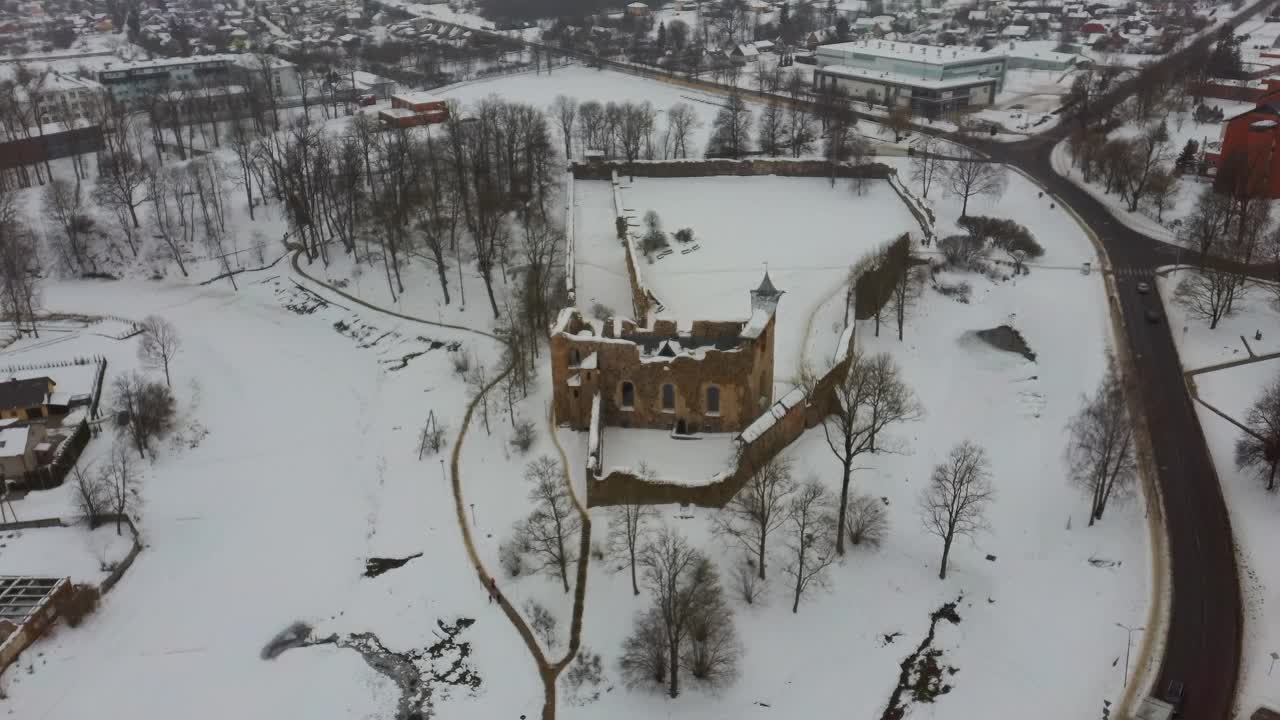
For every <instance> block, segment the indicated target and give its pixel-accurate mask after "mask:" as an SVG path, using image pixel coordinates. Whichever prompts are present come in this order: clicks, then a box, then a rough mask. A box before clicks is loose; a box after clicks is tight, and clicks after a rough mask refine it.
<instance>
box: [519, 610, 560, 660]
mask: <svg viewBox="0 0 1280 720" xmlns="http://www.w3.org/2000/svg"><path fill="white" fill-rule="evenodd" d="M524 614H525V616H526V617H527V618H529V629H531V630H533V634H534V635H537V636H538V639H539V640H541V641H542V644H543V646H545V647H546V648H547V649H548V650H552V649H555V646H556V644H557V643H558V642H559V638H557V637H556V626H557V624H558V623H557V622H556V616H555V615H552V614H551V611H550V610H548V609H547V606H546V605H543V604H542V603H540V602H538V601H537V600H534V599H533V598H529V599H527V600H525V601H524Z"/></svg>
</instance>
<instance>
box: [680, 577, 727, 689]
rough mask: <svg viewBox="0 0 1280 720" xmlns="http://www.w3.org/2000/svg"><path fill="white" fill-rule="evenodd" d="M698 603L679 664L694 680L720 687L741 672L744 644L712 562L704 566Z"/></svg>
mask: <svg viewBox="0 0 1280 720" xmlns="http://www.w3.org/2000/svg"><path fill="white" fill-rule="evenodd" d="M701 572H702V573H703V574H704V576H705V578H704V579H703V580H702V581H701V584H700V588H701V590H700V592H699V597H698V602H697V603H696V605H695V612H694V614H693V616H692V618H691V622H690V627H689V641H688V642H687V643H686V644H685V647H684V649H683V650H682V651H681V653H680V663H681V665H682V666H683V668H684V669H685V670H687V671H688V672H689V675H691V676H692V677H693V679H694V680H696V681H697V682H699V683H700V684H702V685H703V686H705V687H709V688H713V689H714V688H721V687H724V686H725V685H728V684H729V683H730V682H732V681H733V679H734V678H736V677H737V675H738V660H739V659H740V658H741V657H742V645H741V644H740V643H739V642H738V633H737V630H736V628H735V627H734V623H733V609H732V608H730V607H729V604H728V602H726V601H725V598H724V591H723V590H722V589H721V587H720V579H719V575H718V574H717V573H716V569H715V566H714V565H712V564H711V563H710V562H709V561H708V562H706V563H705V565H704V567H703V568H702V569H701Z"/></svg>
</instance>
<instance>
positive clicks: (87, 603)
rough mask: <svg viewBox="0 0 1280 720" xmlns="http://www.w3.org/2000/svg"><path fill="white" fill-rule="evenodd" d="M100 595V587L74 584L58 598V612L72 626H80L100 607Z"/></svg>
mask: <svg viewBox="0 0 1280 720" xmlns="http://www.w3.org/2000/svg"><path fill="white" fill-rule="evenodd" d="M98 596H99V594H98V588H97V587H95V586H93V585H72V586H71V588H70V590H68V591H67V593H66V594H65V595H62V596H60V598H59V600H58V614H59V615H60V616H62V618H63V619H64V620H66V621H67V624H68V625H70V626H71V627H80V623H82V622H84V619H85V618H86V617H89V616H90V615H92V614H93V611H94V610H96V609H97V608H98Z"/></svg>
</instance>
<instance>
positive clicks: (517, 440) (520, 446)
mask: <svg viewBox="0 0 1280 720" xmlns="http://www.w3.org/2000/svg"><path fill="white" fill-rule="evenodd" d="M537 436H538V433H537V426H536V425H534V424H533V421H532V420H529V419H527V418H520V419H518V420H516V423H515V426H514V428H513V430H512V433H511V441H510V442H511V447H513V448H515V449H516V450H517V451H518V452H519V453H520V454H521V455H524V454H525V453H527V452H529V448H531V447H533V441H534V440H535V439H536V438H537Z"/></svg>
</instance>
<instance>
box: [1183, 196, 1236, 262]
mask: <svg viewBox="0 0 1280 720" xmlns="http://www.w3.org/2000/svg"><path fill="white" fill-rule="evenodd" d="M1232 217H1233V207H1232V201H1231V198H1230V197H1228V196H1227V195H1226V194H1224V193H1219V192H1217V191H1215V190H1214V189H1213V188H1212V187H1206V188H1205V189H1204V190H1203V191H1201V193H1200V196H1199V197H1198V198H1197V199H1196V206H1195V209H1194V210H1192V211H1191V212H1190V213H1188V214H1187V217H1185V218H1184V219H1183V221H1182V227H1181V228H1180V229H1179V232H1178V236H1179V239H1180V240H1182V242H1183V244H1185V245H1186V246H1187V247H1188V248H1190V249H1192V250H1194V251H1195V252H1196V253H1197V255H1199V258H1200V264H1201V266H1203V265H1204V262H1205V260H1206V259H1208V257H1209V255H1210V254H1211V253H1213V252H1214V251H1215V250H1216V249H1217V248H1218V247H1219V246H1220V245H1221V244H1222V242H1223V239H1224V238H1225V237H1226V233H1227V228H1228V227H1230V225H1231V220H1232Z"/></svg>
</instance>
